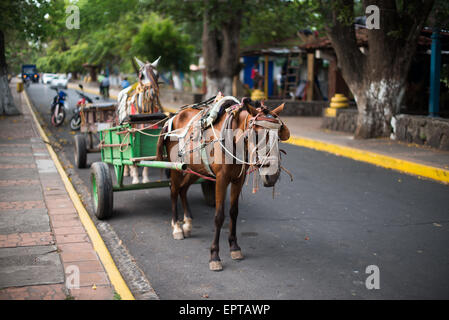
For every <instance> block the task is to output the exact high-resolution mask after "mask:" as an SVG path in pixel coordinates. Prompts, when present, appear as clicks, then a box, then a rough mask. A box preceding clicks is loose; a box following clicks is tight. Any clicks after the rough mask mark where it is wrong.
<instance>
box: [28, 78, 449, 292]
mask: <svg viewBox="0 0 449 320" xmlns="http://www.w3.org/2000/svg"><path fill="white" fill-rule="evenodd" d="M28 91H29V93H30V96H31V98H32V101H33V102H34V104H35V106H36V107H38V109H39V111H40V112H41V113H44V114H43V115H44V118H45V119H46V121H47V123H49V122H48V119H49V115H48V109H49V107H48V105H49V103H50V100H51V96H52V95H53V92H51V91H50V90H48V89H46V88H45V87H44V86H42V85H32V86H31V87H30V88H29V90H28ZM68 93H69V96H70V98H74V97H75V94H72V93H73V92H72V90H68ZM73 103H74V102H73ZM73 103H72V104H73ZM51 131H52V133H53V134H54V135H55V136H56V137H57V138H63V139H67V140H68V144H66V145H64V150H65V152H66V154H68V155H70V160H71V161H73V146H72V137H73V135H71V134H70V133H69V131H70V129H69V126H68V124H66V125H65V127H64V130H59V129H56V130H53V129H52V130H51ZM283 148H284V149H285V150H286V151H287V153H288V156H287V157H285V160H284V166H285V167H286V168H288V169H289V170H291V171H292V173H293V175H294V181H293V182H290V180H289V179H288V177H287V176H283V177H282V180H281V181H280V182H279V183H278V184H277V186H276V194H275V198H274V199H273V198H272V189H266V188H263V189H261V190H260V192H258V193H257V194H256V195H253V194H251V183H250V185H249V186H246V187H245V188H244V192H243V199H242V201H241V202H240V215H239V218H238V227H237V230H238V232H237V235H238V239H239V244H240V246H241V247H242V250H243V253H244V255H245V260H243V261H240V262H236V261H232V260H231V258H230V256H229V252H228V245H227V234H228V233H227V226H228V225H227V220H226V221H225V226H224V232H222V237H221V242H220V247H221V258H222V261H223V266H224V270H223V271H222V272H219V273H213V272H210V271H209V270H208V259H209V247H210V244H211V241H212V234H213V209H211V208H209V207H207V206H206V205H205V204H204V202H203V201H202V194H201V191H200V188H199V187H198V186H194V187H192V188H191V190H190V191H189V199H190V203H191V207H192V210H193V214H194V229H193V237H192V238H189V239H186V240H182V241H175V240H173V239H172V237H171V230H170V225H169V221H170V217H171V213H170V203H169V190H168V189H153V190H142V191H132V192H120V193H115V194H114V210H115V212H114V214H115V215H114V217H113V218H111V219H110V220H109V223H110V224H111V226H112V227H113V229H114V230H115V231H116V233H117V234H118V235H119V237H120V239H121V240H122V241H123V243H124V245H126V247H127V248H128V250H129V251H130V253H131V255H132V256H133V257H134V258H135V260H136V263H137V264H138V266H139V267H140V268H141V269H142V270H143V271H144V273H145V274H146V275H147V277H148V279H149V280H150V281H151V284H152V285H153V287H154V289H155V290H156V292H157V293H158V294H159V296H160V297H161V298H162V299H201V298H202V297H208V298H210V299H352V298H355V299H416V298H424V299H427V298H437V299H438V298H445V299H448V298H449V248H448V243H449V201H448V200H449V187H448V186H445V185H442V184H439V183H436V182H432V181H426V180H422V179H418V178H416V177H412V176H407V175H404V174H400V173H397V172H394V171H390V170H386V169H382V168H378V167H375V166H372V165H369V164H365V163H360V162H355V161H353V160H350V159H346V158H341V157H337V156H334V155H330V154H326V153H322V152H318V151H313V150H309V149H305V148H300V147H295V146H291V145H284V146H283ZM98 159H99V155H98V154H90V155H89V159H88V160H89V163H92V162H93V161H98ZM88 171H89V170H88V169H84V170H77V173H78V175H79V177H80V178H81V180H82V181H83V183H84V184H85V185H86V186H88V187H89V188H90V183H89V181H88ZM155 176H156V177H158V176H159V172H158V171H156V172H155ZM77 188H80V186H79V185H78V186H77ZM227 208H229V206H227ZM369 265H376V266H378V267H379V270H380V289H379V290H375V289H373V290H368V289H367V288H366V287H365V280H366V278H367V277H368V274H366V273H365V270H366V268H367V266H369Z"/></svg>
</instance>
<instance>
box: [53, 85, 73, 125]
mask: <svg viewBox="0 0 449 320" xmlns="http://www.w3.org/2000/svg"><path fill="white" fill-rule="evenodd" d="M54 90H55V91H56V96H55V97H54V98H53V103H52V104H51V123H52V125H54V126H55V127H59V126H60V125H61V124H63V123H64V119H65V109H67V110H68V109H69V108H68V106H67V102H66V98H67V93H65V92H64V91H62V90H58V89H57V88H54Z"/></svg>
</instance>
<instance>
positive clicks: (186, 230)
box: [182, 224, 192, 238]
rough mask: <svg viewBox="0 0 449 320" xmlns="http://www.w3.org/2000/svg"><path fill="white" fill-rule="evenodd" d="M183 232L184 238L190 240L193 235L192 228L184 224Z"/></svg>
mask: <svg viewBox="0 0 449 320" xmlns="http://www.w3.org/2000/svg"><path fill="white" fill-rule="evenodd" d="M182 232H183V233H184V237H186V238H189V237H190V236H191V235H192V227H190V226H186V225H185V224H183V225H182Z"/></svg>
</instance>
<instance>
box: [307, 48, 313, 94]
mask: <svg viewBox="0 0 449 320" xmlns="http://www.w3.org/2000/svg"><path fill="white" fill-rule="evenodd" d="M314 64H315V54H313V53H308V54H307V83H308V85H307V92H306V95H307V101H312V100H313V87H314V85H313V84H314V78H315V65H314Z"/></svg>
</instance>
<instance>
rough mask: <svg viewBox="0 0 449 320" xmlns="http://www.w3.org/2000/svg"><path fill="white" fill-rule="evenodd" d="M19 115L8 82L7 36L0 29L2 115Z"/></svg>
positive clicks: (0, 103) (0, 100)
mask: <svg viewBox="0 0 449 320" xmlns="http://www.w3.org/2000/svg"><path fill="white" fill-rule="evenodd" d="M3 114H6V115H17V114H20V112H19V110H17V108H16V105H15V104H14V99H13V97H12V94H11V90H10V88H9V83H8V66H7V65H6V56H5V36H4V33H3V31H2V30H0V115H3Z"/></svg>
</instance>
